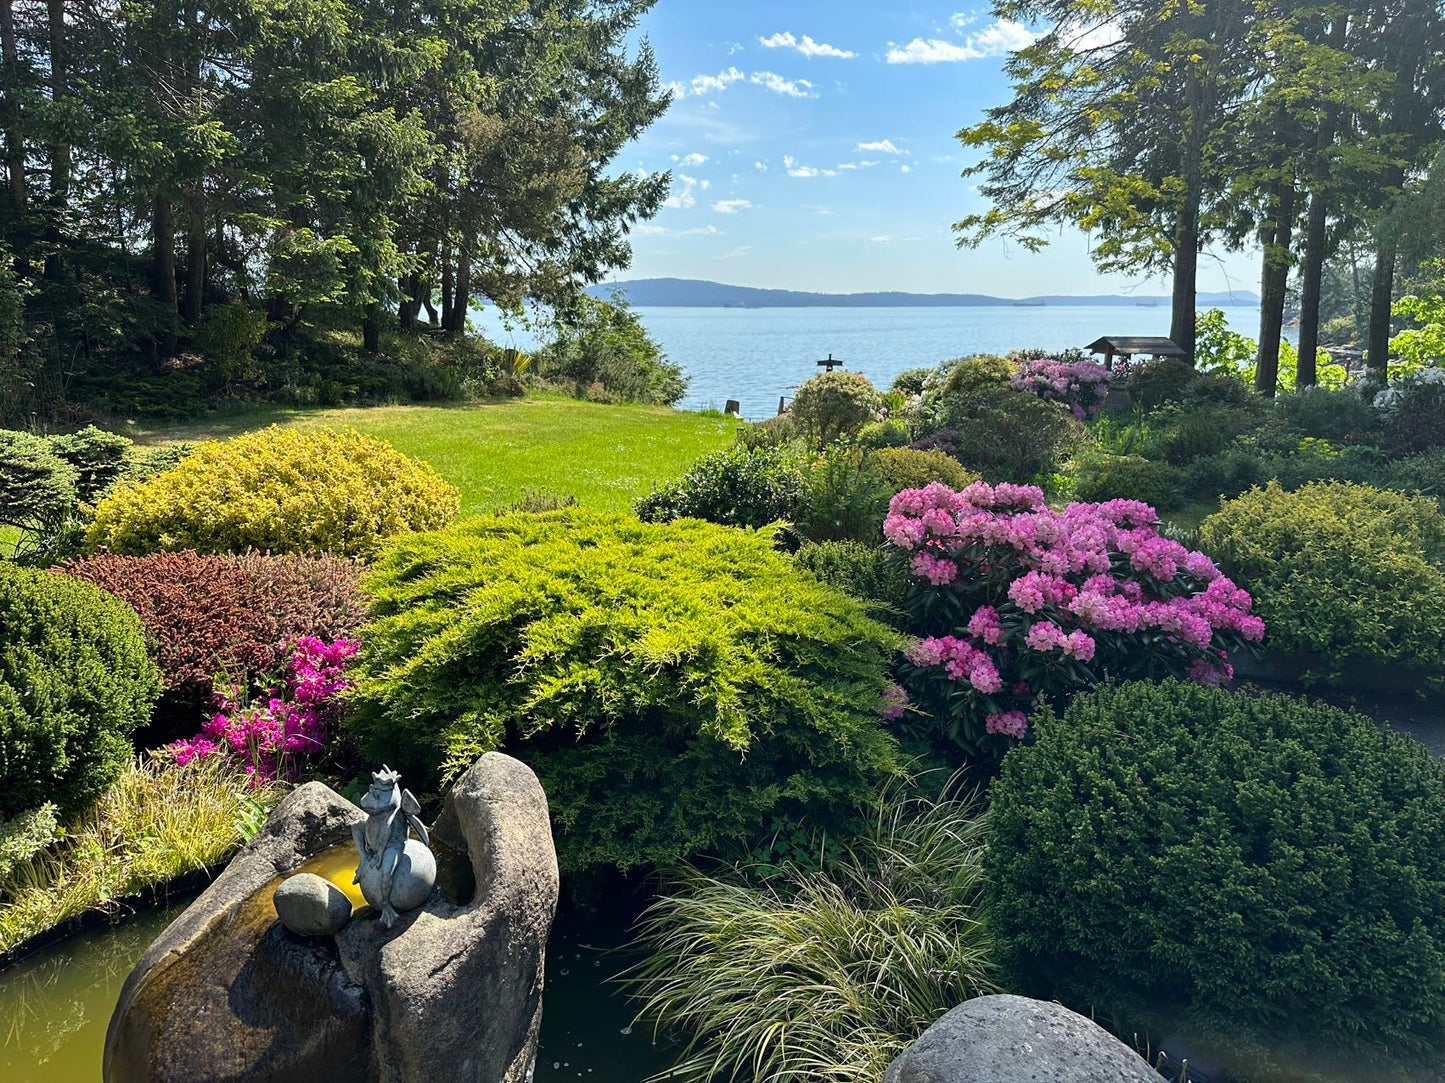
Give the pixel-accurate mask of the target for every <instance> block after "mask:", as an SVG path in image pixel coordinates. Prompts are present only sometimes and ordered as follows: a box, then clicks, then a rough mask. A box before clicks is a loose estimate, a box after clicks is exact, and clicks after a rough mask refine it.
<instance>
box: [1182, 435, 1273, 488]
mask: <svg viewBox="0 0 1445 1083" xmlns="http://www.w3.org/2000/svg"><path fill="white" fill-rule="evenodd" d="M1266 471H1267V466H1266V461H1265V460H1264V459H1261V458H1260V457H1259V456H1257V455H1251V454H1249V453H1248V452H1246V451H1241V450H1238V449H1235V448H1231V449H1229V450H1227V451H1224V452H1221V453H1220V454H1218V455H1206V456H1204V457H1203V458H1199V459H1195V460H1194V461H1193V462H1192V463H1190V464H1189V465H1188V466H1186V467H1184V471H1183V476H1184V481H1183V484H1184V488H1185V490H1186V491H1187V492H1188V493H1189V495H1190V496H1191V497H1193V498H1194V499H1195V500H1217V499H1219V498H1220V497H1224V498H1225V499H1228V498H1230V497H1235V496H1238V495H1239V494H1240V493H1242V492H1245V491H1246V490H1248V489H1251V488H1253V487H1254V486H1255V485H1257V484H1259V483H1260V482H1261V481H1264V480H1265V479H1266Z"/></svg>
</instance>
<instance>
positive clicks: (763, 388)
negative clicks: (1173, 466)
mask: <svg viewBox="0 0 1445 1083" xmlns="http://www.w3.org/2000/svg"><path fill="white" fill-rule="evenodd" d="M637 312H638V314H639V315H640V316H641V317H642V321H643V323H644V324H645V325H646V326H647V329H648V331H649V332H650V333H651V334H652V336H653V337H654V338H655V339H656V340H657V341H658V342H660V343H661V344H662V347H663V349H664V350H666V351H667V355H668V356H669V357H670V358H671V359H672V360H673V361H674V362H676V363H677V364H679V365H681V366H682V368H683V370H684V371H685V372H686V373H687V375H688V376H689V377H690V379H691V383H690V385H689V387H688V392H687V396H686V398H684V399H683V400H682V402H681V403H680V404H679V405H680V406H682V407H683V408H684V409H690V410H697V409H703V408H707V407H713V408H716V409H722V407H723V405H724V404H725V403H726V402H727V400H728V399H737V400H738V402H740V403H741V404H742V410H743V416H745V417H748V418H762V417H771V416H772V415H773V414H775V413H777V410H778V398H779V397H780V396H785V395H791V394H792V391H793V389H794V388H796V387H797V386H798V384H800V383H802V382H803V381H804V380H806V379H808V378H810V377H811V376H813V375H814V374H815V373H817V372H819V371H821V370H820V369H819V368H818V367H817V365H816V364H815V362H816V361H817V360H818V359H819V358H822V357H826V356H827V355H828V354H829V353H831V354H832V355H833V356H834V357H835V358H839V359H841V360H842V361H843V362H844V363H845V365H846V367H847V368H849V369H852V370H854V371H857V372H861V373H863V374H864V375H866V376H867V377H868V378H869V379H871V380H872V381H873V382H874V383H875V384H877V385H878V386H879V387H880V388H886V387H887V386H888V384H889V383H891V382H892V380H893V377H895V376H897V375H898V373H900V372H902V371H903V370H904V369H910V368H917V367H919V366H923V365H936V364H937V363H938V362H940V361H944V360H947V359H948V358H950V357H960V356H963V355H965V354H972V353H1007V352H1008V351H1009V350H1013V349H1034V348H1038V349H1045V350H1062V349H1067V348H1068V347H1071V346H1080V347H1081V346H1087V345H1088V344H1089V343H1091V342H1093V341H1095V340H1096V339H1098V338H1100V337H1101V336H1103V335H1167V334H1168V333H1169V309H1168V307H1167V306H1162V305H1161V306H1159V307H1155V308H1150V307H1138V306H1136V307H1100V308H1086V307H1078V308H1074V307H1062V306H1053V307H1047V308H1025V307H1013V306H1000V307H996V308H994V307H990V308H639V309H638V310H637ZM1225 312H1226V314H1227V315H1228V317H1229V324H1230V327H1231V328H1233V329H1234V330H1236V331H1239V332H1240V333H1241V334H1244V335H1248V336H1249V337H1251V338H1253V337H1255V335H1256V334H1257V333H1258V328H1259V309H1258V308H1257V307H1235V308H1227V309H1225ZM476 323H477V325H478V327H479V329H480V330H481V331H482V332H483V333H484V334H486V335H487V336H488V337H490V338H492V339H493V341H496V342H501V343H503V344H504V345H515V346H517V347H518V348H520V349H534V348H535V347H536V345H537V343H536V342H535V341H534V340H533V339H532V338H531V336H530V335H528V334H526V333H525V332H522V331H507V330H506V329H504V328H503V327H502V326H501V324H500V322H499V321H498V320H496V319H495V317H494V315H493V312H492V310H490V309H489V310H487V311H485V312H483V313H482V314H481V316H480V318H479V319H477V320H476Z"/></svg>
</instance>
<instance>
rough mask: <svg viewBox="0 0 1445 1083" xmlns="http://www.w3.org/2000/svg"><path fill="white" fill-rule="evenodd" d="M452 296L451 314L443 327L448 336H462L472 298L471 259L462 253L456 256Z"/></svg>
mask: <svg viewBox="0 0 1445 1083" xmlns="http://www.w3.org/2000/svg"><path fill="white" fill-rule="evenodd" d="M454 289H455V291H456V292H455V293H454V294H453V296H452V307H451V312H450V314H449V315H448V316H447V318H446V320H445V322H444V327H445V329H446V332H447V334H448V335H451V336H453V337H455V336H458V335H463V334H465V333H466V330H467V311H468V309H469V307H470V303H471V296H472V257H471V256H469V255H468V254H467V253H465V252H463V253H460V254H459V255H458V256H457V277H456V284H455V286H454Z"/></svg>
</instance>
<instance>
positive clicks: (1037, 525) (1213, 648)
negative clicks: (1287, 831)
mask: <svg viewBox="0 0 1445 1083" xmlns="http://www.w3.org/2000/svg"><path fill="white" fill-rule="evenodd" d="M883 533H884V535H885V537H887V539H888V541H889V542H890V543H891V544H892V545H894V546H895V547H897V548H898V549H900V550H902V552H903V554H904V555H905V556H906V557H907V559H908V561H909V570H910V571H911V573H912V575H913V589H912V591H911V595H910V599H909V606H910V610H911V612H912V615H913V621H914V628H915V629H916V630H918V631H919V632H921V633H922V637H921V638H920V639H918V640H917V641H916V642H915V643H914V644H913V645H912V646H911V647H910V648H909V650H908V661H909V665H908V667H907V669H906V676H907V681H906V683H907V684H908V685H909V687H910V688H911V689H912V690H913V691H914V693H915V694H916V696H917V697H918V699H919V701H920V703H921V705H922V706H923V707H924V708H926V709H927V710H928V711H929V712H931V714H932V716H933V717H934V718H935V719H936V722H937V725H938V726H939V727H940V728H941V729H942V731H943V733H944V734H945V735H947V736H948V737H949V738H951V739H952V740H954V741H956V742H958V743H959V744H960V745H962V746H963V747H964V748H965V749H967V750H969V751H970V752H973V753H976V754H978V753H987V754H994V755H999V754H1002V753H1003V752H1004V751H1006V750H1007V749H1008V748H1009V747H1010V746H1012V745H1013V744H1014V743H1015V742H1016V741H1017V740H1019V739H1021V738H1023V737H1024V736H1025V735H1026V734H1027V733H1028V731H1029V717H1030V715H1031V713H1032V712H1034V711H1035V710H1036V709H1037V708H1038V707H1040V706H1042V705H1043V704H1045V703H1048V702H1055V703H1058V702H1061V701H1062V700H1063V699H1064V698H1065V697H1066V696H1067V695H1068V694H1071V693H1073V692H1076V691H1078V690H1080V689H1083V688H1087V687H1089V686H1091V685H1093V684H1095V683H1097V682H1099V681H1101V680H1104V679H1107V678H1121V677H1128V678H1136V677H1146V678H1152V679H1157V678H1163V677H1168V676H1186V675H1187V676H1189V677H1192V678H1193V679H1195V680H1197V681H1200V682H1202V683H1205V684H1215V685H1217V684H1222V683H1224V682H1227V681H1229V680H1230V679H1231V678H1232V676H1233V669H1232V667H1231V666H1230V663H1229V654H1230V652H1231V651H1236V650H1239V649H1241V648H1243V647H1244V646H1245V645H1246V644H1250V643H1257V642H1259V640H1260V639H1261V638H1262V637H1263V635H1264V622H1263V621H1262V620H1260V618H1259V617H1257V616H1254V615H1253V614H1252V613H1251V612H1250V609H1251V604H1252V602H1251V599H1250V596H1249V594H1248V593H1247V592H1246V591H1244V590H1241V589H1240V588H1239V587H1237V586H1235V585H1234V583H1233V582H1232V581H1231V580H1229V579H1227V578H1225V577H1224V576H1223V575H1221V574H1220V572H1219V569H1218V568H1216V567H1215V565H1214V562H1213V561H1211V560H1210V559H1209V558H1208V557H1207V556H1205V555H1204V554H1203V553H1200V552H1191V551H1190V550H1188V549H1186V548H1185V547H1184V546H1183V545H1181V544H1179V543H1178V542H1176V541H1173V540H1171V539H1169V538H1165V537H1162V536H1161V535H1160V533H1159V517H1158V515H1157V514H1156V513H1155V511H1154V509H1153V508H1151V507H1149V506H1148V505H1147V504H1142V503H1140V502H1139V501H1136V500H1111V501H1108V502H1106V503H1103V504H1070V505H1069V506H1068V507H1067V508H1065V509H1064V510H1063V511H1061V512H1058V511H1052V510H1050V509H1049V508H1047V507H1046V506H1045V505H1044V495H1043V493H1042V491H1040V490H1039V489H1037V488H1033V487H1031V486H1021V485H998V486H990V485H987V484H984V483H983V482H977V483H975V484H973V485H970V486H968V487H967V488H965V489H964V490H963V491H962V492H954V491H953V490H952V489H949V488H947V487H946V486H943V485H931V486H929V487H928V488H926V489H911V490H908V491H906V492H902V493H899V494H898V495H897V496H896V497H894V498H893V502H892V505H891V508H890V511H889V514H888V518H887V520H886V521H885V523H884V527H883Z"/></svg>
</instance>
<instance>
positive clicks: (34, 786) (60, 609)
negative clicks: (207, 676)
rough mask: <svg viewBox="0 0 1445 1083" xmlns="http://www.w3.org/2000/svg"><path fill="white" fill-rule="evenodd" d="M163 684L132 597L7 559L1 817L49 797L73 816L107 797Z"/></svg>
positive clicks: (2, 587)
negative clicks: (127, 598)
mask: <svg viewBox="0 0 1445 1083" xmlns="http://www.w3.org/2000/svg"><path fill="white" fill-rule="evenodd" d="M160 683H161V682H160V674H159V673H158V672H157V670H156V667H155V664H154V663H153V662H152V661H151V660H150V658H149V656H148V655H147V653H146V644H145V633H144V630H143V629H142V627H141V622H140V618H139V617H137V616H136V614H135V611H134V610H132V609H131V608H130V607H129V606H127V605H126V604H125V603H124V602H122V601H120V599H118V598H115V597H112V596H111V595H109V594H107V593H106V592H105V591H103V590H101V589H99V588H98V587H93V586H91V585H90V584H89V583H82V582H79V581H78V580H75V579H72V578H70V577H69V576H65V575H59V574H56V573H53V572H44V571H36V570H32V569H28V568H20V567H17V566H15V565H14V564H10V563H6V562H0V821H3V820H9V819H11V818H12V817H14V816H16V815H18V814H20V813H22V812H26V811H28V810H31V809H35V808H38V807H40V806H41V805H42V804H45V803H47V802H50V803H53V804H54V805H56V806H57V807H58V809H59V811H60V813H61V814H62V815H70V814H72V813H74V812H76V811H77V810H79V809H81V808H83V807H84V806H85V805H86V804H87V803H88V802H90V801H93V800H95V798H97V797H99V796H100V795H101V794H102V793H103V792H104V791H105V789H106V787H108V786H109V785H110V783H111V782H112V781H113V780H114V779H115V777H116V776H117V775H118V774H119V773H120V770H121V768H122V767H123V766H124V765H125V763H126V762H127V761H128V760H129V759H130V756H131V744H130V735H131V733H132V732H133V731H134V730H135V729H136V728H137V727H139V726H140V725H142V724H143V723H144V722H145V721H146V719H147V718H148V717H149V715H150V709H151V704H152V703H154V701H155V698H156V695H157V694H158V693H159V691H160Z"/></svg>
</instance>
